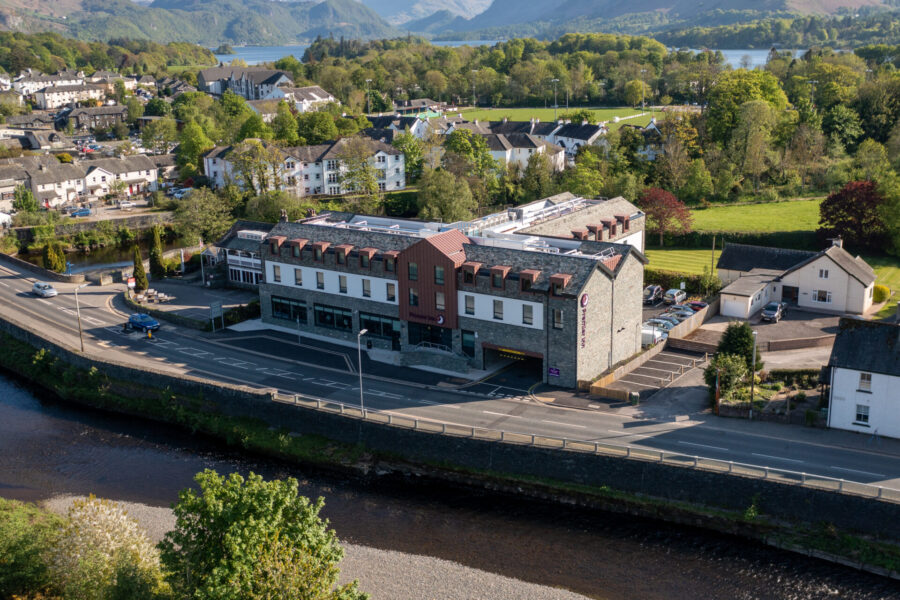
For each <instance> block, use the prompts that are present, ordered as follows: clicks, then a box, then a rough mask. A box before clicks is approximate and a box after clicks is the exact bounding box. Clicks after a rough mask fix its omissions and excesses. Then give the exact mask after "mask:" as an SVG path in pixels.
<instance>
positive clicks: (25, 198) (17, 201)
mask: <svg viewBox="0 0 900 600" xmlns="http://www.w3.org/2000/svg"><path fill="white" fill-rule="evenodd" d="M12 207H13V210H15V211H16V212H36V211H37V210H38V209H39V208H40V206H39V205H38V201H37V200H36V199H35V197H34V194H32V193H31V190H30V189H28V188H27V187H25V186H24V185H17V186H16V189H15V190H14V191H13V204H12Z"/></svg>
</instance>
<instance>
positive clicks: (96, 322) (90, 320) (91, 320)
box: [81, 317, 103, 326]
mask: <svg viewBox="0 0 900 600" xmlns="http://www.w3.org/2000/svg"><path fill="white" fill-rule="evenodd" d="M81 319H82V320H83V321H87V322H88V323H90V324H91V325H97V326H100V325H103V321H100V320H99V319H95V318H94V317H81Z"/></svg>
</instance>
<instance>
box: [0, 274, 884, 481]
mask: <svg viewBox="0 0 900 600" xmlns="http://www.w3.org/2000/svg"><path fill="white" fill-rule="evenodd" d="M33 281H34V278H33V277H32V276H31V275H30V274H29V273H25V272H18V271H16V270H15V269H14V267H12V266H10V265H8V264H7V263H0V310H2V311H3V314H9V315H11V316H14V317H15V318H16V319H17V320H18V321H20V322H25V323H28V324H29V325H31V326H32V327H33V328H34V329H35V330H36V331H39V332H40V333H42V334H43V335H45V336H47V337H49V338H51V339H53V340H54V341H59V342H63V343H65V344H66V345H68V346H69V347H74V348H77V347H78V325H77V320H76V312H75V297H74V290H75V286H74V285H69V284H55V286H56V288H57V290H58V291H59V292H60V293H59V295H58V296H57V297H55V298H50V299H42V298H36V297H34V296H32V295H31V293H30V290H31V286H32V282H33ZM121 291H122V288H121V287H120V286H107V287H98V286H89V287H86V288H84V289H82V290H80V292H79V294H78V296H79V300H80V306H81V315H82V323H83V326H84V343H85V352H86V353H87V354H89V355H96V356H101V357H104V358H109V359H113V360H116V361H121V362H124V363H133V364H138V365H147V364H152V365H153V366H154V367H155V368H157V369H161V370H166V371H169V372H173V373H179V374H188V375H193V376H196V377H203V378H208V379H212V380H218V381H224V382H230V383H239V384H245V385H250V386H259V387H265V388H277V389H278V390H280V391H282V392H285V393H291V394H293V393H302V394H305V395H308V396H316V397H320V398H322V399H325V400H330V401H334V402H342V403H345V404H349V405H358V403H359V387H358V386H359V375H358V372H357V370H356V369H357V365H356V361H355V354H356V352H355V350H354V351H350V350H345V349H342V348H337V347H330V348H325V347H323V345H321V344H318V343H316V342H314V341H312V340H308V339H304V340H303V344H299V343H298V341H297V339H296V338H291V337H290V336H285V335H284V334H278V333H275V332H272V333H270V332H266V331H261V332H253V333H246V334H234V333H224V334H206V333H201V332H196V331H193V330H187V329H182V328H178V327H176V326H174V325H170V324H168V323H165V324H164V326H163V328H162V329H161V330H160V332H159V333H158V334H157V335H155V336H154V337H153V339H152V340H151V339H148V338H147V337H145V336H143V335H140V334H137V333H131V334H126V333H123V331H122V323H124V321H125V319H126V316H127V315H126V314H124V313H121V312H119V311H118V310H116V309H115V308H114V306H113V298H114V297H115V295H116V294H118V293H121ZM313 361H315V362H314V363H313ZM378 364H379V363H372V362H370V361H368V359H367V358H366V357H365V356H364V360H363V372H364V374H366V373H369V374H371V373H376V372H377V370H378ZM364 390H365V403H366V408H369V409H378V410H382V411H389V412H392V413H394V414H398V415H403V416H407V417H409V416H414V417H417V418H419V419H428V420H433V421H436V422H442V423H447V424H455V425H462V426H466V427H470V426H476V427H483V428H490V429H497V430H504V431H507V432H514V433H525V434H538V435H546V436H553V437H561V438H569V439H573V440H588V441H596V442H606V443H616V444H622V445H630V446H633V447H642V448H652V449H655V450H664V451H667V452H678V453H682V454H688V455H696V456H700V457H705V458H713V459H719V460H726V461H734V462H740V463H746V464H751V465H758V466H762V467H765V466H768V467H771V468H778V469H786V470H792V471H800V472H804V473H808V474H818V475H825V476H828V477H835V478H842V479H846V480H848V481H857V482H861V483H872V484H877V485H881V486H884V487H888V488H893V489H898V490H900V460H898V458H900V441H896V440H878V441H874V440H870V439H868V438H866V437H862V436H859V435H857V434H853V433H850V432H843V431H831V430H816V429H810V428H802V427H790V426H784V425H779V424H773V423H759V422H747V421H743V420H736V419H718V418H716V417H712V416H710V415H708V414H706V415H701V414H695V415H691V416H690V418H689V419H684V420H681V419H678V420H676V419H674V418H660V419H650V418H635V417H633V416H631V415H626V414H618V413H616V412H615V411H611V410H598V411H579V410H570V409H565V408H561V407H554V406H548V405H545V404H543V403H540V402H537V401H535V400H534V399H533V398H531V397H529V395H528V394H527V392H526V390H523V389H518V388H513V387H505V386H504V385H502V384H500V385H494V382H491V381H488V382H485V383H482V384H479V385H478V386H474V387H470V388H468V391H463V390H457V389H455V388H448V389H442V388H437V389H435V388H431V389H428V388H425V387H423V385H422V384H421V383H405V382H401V381H397V380H392V379H386V378H381V377H378V376H375V375H367V376H366V381H365V384H364ZM473 391H477V392H481V393H480V394H474V393H473ZM491 394H493V395H491Z"/></svg>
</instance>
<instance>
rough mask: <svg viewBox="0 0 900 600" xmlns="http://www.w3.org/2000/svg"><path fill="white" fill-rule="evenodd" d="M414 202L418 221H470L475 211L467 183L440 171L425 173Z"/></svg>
mask: <svg viewBox="0 0 900 600" xmlns="http://www.w3.org/2000/svg"><path fill="white" fill-rule="evenodd" d="M417 201H418V205H419V218H420V219H425V220H429V221H441V222H443V223H453V222H455V221H465V220H468V219H471V218H472V217H473V216H474V214H473V211H474V210H476V209H477V208H478V203H477V202H475V200H474V199H473V198H472V192H471V190H470V189H469V185H468V183H466V181H465V180H464V179H462V178H459V177H456V176H455V175H453V173H450V172H449V171H445V170H443V169H436V170H427V171H425V173H424V174H423V175H422V179H421V180H420V181H419V195H418V198H417Z"/></svg>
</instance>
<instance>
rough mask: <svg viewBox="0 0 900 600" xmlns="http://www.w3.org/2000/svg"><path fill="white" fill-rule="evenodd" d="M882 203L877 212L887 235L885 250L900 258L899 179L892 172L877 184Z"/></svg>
mask: <svg viewBox="0 0 900 600" xmlns="http://www.w3.org/2000/svg"><path fill="white" fill-rule="evenodd" d="M878 193H879V194H880V195H881V196H882V197H883V198H884V202H883V203H882V205H881V207H880V208H879V210H878V214H879V216H880V217H881V222H882V223H884V225H885V229H886V234H887V238H888V239H887V246H886V250H887V251H888V252H890V253H891V254H893V255H895V256H900V177H898V176H897V174H896V173H894V172H893V171H892V172H891V173H890V174H889V175H887V176H886V177H884V178H883V179H882V180H881V181H879V182H878Z"/></svg>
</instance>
